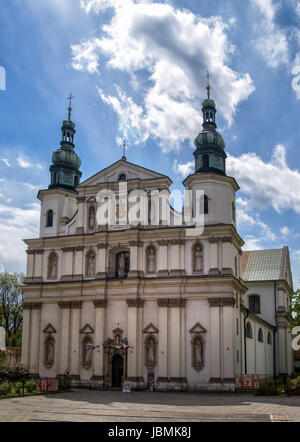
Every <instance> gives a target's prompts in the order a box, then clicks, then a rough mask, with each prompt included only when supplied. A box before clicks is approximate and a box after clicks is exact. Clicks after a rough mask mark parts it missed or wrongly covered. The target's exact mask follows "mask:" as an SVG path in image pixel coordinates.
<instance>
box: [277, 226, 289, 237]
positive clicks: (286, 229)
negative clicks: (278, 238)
mask: <svg viewBox="0 0 300 442" xmlns="http://www.w3.org/2000/svg"><path fill="white" fill-rule="evenodd" d="M280 233H281V234H282V235H283V236H285V237H286V236H289V235H290V234H291V233H292V230H291V229H289V227H288V226H283V227H281V229H280Z"/></svg>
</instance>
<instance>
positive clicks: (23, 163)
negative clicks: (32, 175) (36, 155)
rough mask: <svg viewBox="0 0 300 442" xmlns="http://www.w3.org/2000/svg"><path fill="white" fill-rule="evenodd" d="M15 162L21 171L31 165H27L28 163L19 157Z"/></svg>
mask: <svg viewBox="0 0 300 442" xmlns="http://www.w3.org/2000/svg"><path fill="white" fill-rule="evenodd" d="M17 162H18V164H19V166H20V167H22V168H23V169H28V168H29V167H31V164H30V163H29V161H26V160H25V159H24V158H22V157H21V156H19V157H18V158H17Z"/></svg>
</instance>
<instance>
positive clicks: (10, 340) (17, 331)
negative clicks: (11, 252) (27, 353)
mask: <svg viewBox="0 0 300 442" xmlns="http://www.w3.org/2000/svg"><path fill="white" fill-rule="evenodd" d="M23 282H24V275H23V273H8V272H1V273H0V326H2V327H4V328H5V331H6V346H7V347H21V343H22V322H23V307H22V304H23V291H22V285H23Z"/></svg>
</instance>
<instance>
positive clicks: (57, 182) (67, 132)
mask: <svg viewBox="0 0 300 442" xmlns="http://www.w3.org/2000/svg"><path fill="white" fill-rule="evenodd" d="M72 98H73V97H72V95H70V97H69V99H70V106H69V108H68V112H69V113H68V119H67V120H64V121H63V124H62V128H61V132H62V140H61V142H60V148H59V149H57V150H56V151H55V152H53V155H52V165H51V166H50V172H51V184H50V186H49V189H66V190H71V191H75V188H76V187H77V186H78V184H79V182H80V178H81V175H82V173H81V172H80V170H79V168H80V165H81V160H80V158H79V156H78V155H77V154H76V153H75V151H74V148H75V145H74V137H75V133H76V131H75V124H74V123H73V121H72V120H71V112H72V107H71V100H72Z"/></svg>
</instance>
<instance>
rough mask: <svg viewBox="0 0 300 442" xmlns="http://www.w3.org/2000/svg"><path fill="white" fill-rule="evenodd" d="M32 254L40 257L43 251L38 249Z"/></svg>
mask: <svg viewBox="0 0 300 442" xmlns="http://www.w3.org/2000/svg"><path fill="white" fill-rule="evenodd" d="M34 253H35V254H36V255H42V254H43V253H44V250H43V249H38V250H35V251H34Z"/></svg>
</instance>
